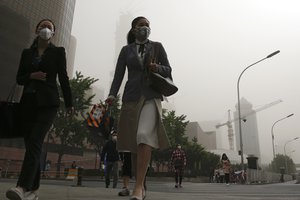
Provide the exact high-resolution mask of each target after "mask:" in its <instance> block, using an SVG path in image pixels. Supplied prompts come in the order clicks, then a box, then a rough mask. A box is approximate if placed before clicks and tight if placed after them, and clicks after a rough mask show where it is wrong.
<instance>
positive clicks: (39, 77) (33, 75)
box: [30, 71, 47, 81]
mask: <svg viewBox="0 0 300 200" xmlns="http://www.w3.org/2000/svg"><path fill="white" fill-rule="evenodd" d="M30 78H31V79H35V80H39V81H46V80H47V73H45V72H42V71H38V72H32V73H31V74H30Z"/></svg>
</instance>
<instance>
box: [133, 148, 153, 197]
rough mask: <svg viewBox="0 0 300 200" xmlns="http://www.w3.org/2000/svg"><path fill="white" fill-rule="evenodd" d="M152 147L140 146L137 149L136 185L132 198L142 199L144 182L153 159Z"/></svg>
mask: <svg viewBox="0 0 300 200" xmlns="http://www.w3.org/2000/svg"><path fill="white" fill-rule="evenodd" d="M151 151H152V147H151V146H149V145H146V144H139V145H138V149H137V160H136V161H137V162H136V183H135V187H134V191H133V194H132V196H136V197H139V198H142V193H143V189H144V180H145V176H146V173H147V169H148V165H149V162H150V158H151Z"/></svg>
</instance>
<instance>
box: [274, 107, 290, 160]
mask: <svg viewBox="0 0 300 200" xmlns="http://www.w3.org/2000/svg"><path fill="white" fill-rule="evenodd" d="M293 115H294V113H292V114H289V115H288V116H286V117H284V118H281V119H279V120H277V121H276V122H274V124H273V125H272V128H271V134H272V147H273V159H275V156H276V153H275V146H274V126H275V124H277V122H280V121H281V120H284V119H286V118H289V117H291V116H293Z"/></svg>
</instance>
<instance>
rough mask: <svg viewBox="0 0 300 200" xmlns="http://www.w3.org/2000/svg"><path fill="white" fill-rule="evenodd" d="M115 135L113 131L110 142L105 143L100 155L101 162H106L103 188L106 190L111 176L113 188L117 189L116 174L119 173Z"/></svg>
mask: <svg viewBox="0 0 300 200" xmlns="http://www.w3.org/2000/svg"><path fill="white" fill-rule="evenodd" d="M116 143H117V133H116V132H115V131H113V133H112V137H111V140H109V141H107V142H106V144H105V145H104V147H103V150H102V153H101V162H103V161H104V160H105V161H106V170H105V172H106V173H105V186H106V188H108V187H109V185H110V176H111V175H112V176H113V188H116V187H117V184H118V173H119V166H118V162H119V153H118V151H117V146H116Z"/></svg>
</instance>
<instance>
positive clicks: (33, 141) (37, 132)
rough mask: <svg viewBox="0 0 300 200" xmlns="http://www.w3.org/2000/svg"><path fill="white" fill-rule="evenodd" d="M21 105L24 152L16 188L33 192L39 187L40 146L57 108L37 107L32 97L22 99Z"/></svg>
mask: <svg viewBox="0 0 300 200" xmlns="http://www.w3.org/2000/svg"><path fill="white" fill-rule="evenodd" d="M21 103H22V118H23V123H24V124H23V130H24V135H25V136H24V142H25V149H26V152H25V156H24V160H23V165H22V169H21V173H20V176H19V180H18V182H17V186H20V187H23V188H25V189H26V190H28V191H34V190H37V189H38V188H39V186H40V173H41V166H40V160H41V152H42V146H43V142H44V138H45V136H46V134H47V132H48V131H49V129H50V127H51V125H52V123H53V120H54V118H55V116H56V113H57V107H37V104H36V102H35V98H34V97H32V96H29V97H26V98H22V101H21Z"/></svg>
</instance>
